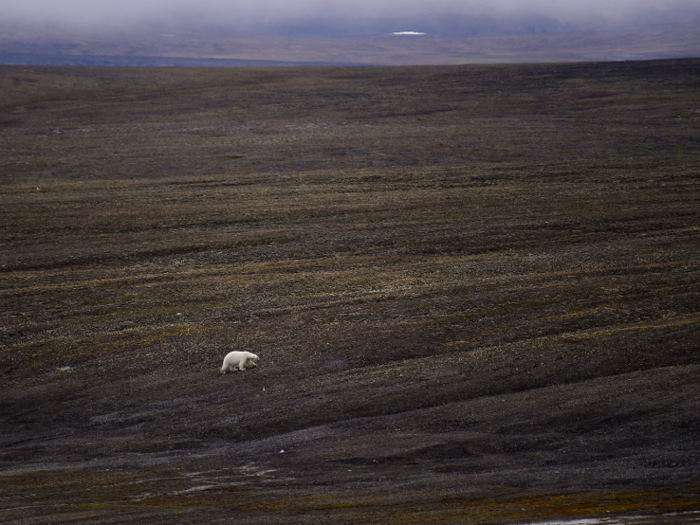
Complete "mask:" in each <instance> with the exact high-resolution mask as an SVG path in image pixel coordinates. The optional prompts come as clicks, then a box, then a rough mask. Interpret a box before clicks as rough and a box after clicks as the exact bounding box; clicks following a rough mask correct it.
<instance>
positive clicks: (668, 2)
mask: <svg viewBox="0 0 700 525" xmlns="http://www.w3.org/2000/svg"><path fill="white" fill-rule="evenodd" d="M683 7H686V8H691V9H692V8H696V9H697V8H699V7H700V0H0V16H1V17H3V18H5V19H8V18H15V17H21V18H23V19H29V20H31V21H37V22H43V21H54V22H62V21H67V22H74V23H78V24H94V23H96V22H101V21H107V22H110V21H112V22H115V21H117V22H123V21H139V20H163V21H169V20H172V19H177V18H182V17H193V19H197V20H198V21H203V22H205V21H215V22H220V23H226V22H231V23H240V22H241V21H255V20H257V21H260V20H262V21H266V20H267V21H269V20H280V19H299V18H309V17H314V18H316V17H320V18H324V17H337V16H351V17H372V16H391V15H392V14H394V13H401V14H402V15H406V14H413V13H420V12H432V13H435V12H436V11H441V12H455V13H481V14H488V13H503V12H505V13H508V14H516V13H518V12H533V11H534V12H537V13H540V14H543V15H549V16H553V17H556V18H558V19H559V20H561V21H563V22H576V21H577V20H582V19H586V18H592V17H598V18H606V19H616V18H620V17H629V16H630V15H635V14H639V15H644V16H648V15H649V13H650V11H652V10H658V11H661V12H664V11H668V10H672V9H678V8H683Z"/></svg>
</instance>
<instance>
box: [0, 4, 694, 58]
mask: <svg viewBox="0 0 700 525" xmlns="http://www.w3.org/2000/svg"><path fill="white" fill-rule="evenodd" d="M327 22H328V24H327V25H325V26H324V25H323V24H322V23H321V21H320V19H317V20H310V19H307V20H298V21H296V22H292V21H288V22H284V23H283V22H274V21H271V22H270V23H269V24H268V25H267V26H263V25H258V26H256V28H255V29H256V31H257V32H248V33H245V32H241V31H237V30H235V28H232V27H226V26H224V25H212V24H200V25H195V24H192V25H190V26H186V25H181V26H172V25H167V24H139V25H124V26H117V25H114V26H109V27H95V28H86V27H72V28H69V27H65V26H38V25H33V26H32V25H22V24H18V23H10V22H7V21H5V22H0V64H8V65H9V64H26V65H105V66H273V65H295V66H296V65H311V64H317V65H330V64H333V65H350V64H357V65H449V64H466V63H484V64H485V63H513V62H516V63H517V62H571V61H590V60H596V61H597V60H643V59H663V58H690V57H699V56H700V30H698V24H694V23H693V19H692V18H691V19H689V21H688V22H687V23H675V22H674V23H670V22H668V21H665V22H667V23H663V24H661V23H659V24H646V25H644V24H640V25H634V24H632V25H630V26H627V27H616V28H607V29H606V28H598V29H582V28H577V27H575V26H573V25H570V24H565V23H562V22H560V21H558V20H557V19H555V18H552V17H548V16H543V15H528V16H520V17H517V18H515V17H513V18H510V19H509V18H507V17H500V18H499V17H486V16H485V15H484V16H483V17H481V18H479V17H467V16H461V17H459V16H455V17H453V18H449V17H445V15H439V14H436V15H434V16H432V17H427V18H425V19H423V20H418V19H416V18H413V17H410V16H407V17H405V18H403V19H401V18H397V19H391V20H389V19H382V18H374V19H371V20H369V21H367V23H361V21H360V20H359V19H355V20H343V19H339V18H336V19H333V20H330V19H328V20H327ZM362 31H364V34H363V33H362ZM407 32H408V33H407ZM411 32H414V33H416V34H411ZM394 33H403V34H394ZM417 33H425V34H420V35H419V34H417Z"/></svg>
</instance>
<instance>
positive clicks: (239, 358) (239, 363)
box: [221, 352, 260, 374]
mask: <svg viewBox="0 0 700 525" xmlns="http://www.w3.org/2000/svg"><path fill="white" fill-rule="evenodd" d="M258 359H260V358H259V357H258V356H257V355H255V354H251V353H250V352H229V353H228V354H226V357H224V364H223V366H222V367H221V373H222V374H225V373H226V372H228V371H229V370H230V371H231V372H235V371H236V370H240V371H243V370H245V369H246V368H253V367H254V366H258Z"/></svg>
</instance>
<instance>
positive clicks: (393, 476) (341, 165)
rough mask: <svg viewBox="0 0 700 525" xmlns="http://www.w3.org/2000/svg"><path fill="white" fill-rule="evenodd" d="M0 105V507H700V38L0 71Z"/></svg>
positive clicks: (523, 518)
mask: <svg viewBox="0 0 700 525" xmlns="http://www.w3.org/2000/svg"><path fill="white" fill-rule="evenodd" d="M0 125H1V126H2V127H0V181H1V182H2V185H0V217H1V221H0V243H2V244H1V249H0V265H1V266H0V294H2V300H1V303H0V304H1V305H2V307H1V310H0V321H1V322H2V332H0V337H1V338H2V339H1V344H2V348H1V349H0V399H1V400H2V402H1V403H0V425H1V428H2V434H1V435H0V522H7V523H17V524H44V523H46V524H48V523H52V524H53V523H64V522H69V521H80V522H85V523H99V524H107V523H124V522H127V521H138V522H144V523H154V524H161V523H162V524H165V523H179V522H183V523H184V522H186V523H218V522H229V523H241V524H272V523H339V524H355V523H357V524H360V523H362V524H365V523H382V524H384V523H387V524H394V523H396V524H398V523H402V524H404V523H493V524H496V523H525V522H533V521H544V520H560V519H570V518H609V521H606V522H605V523H609V524H610V523H617V522H618V521H613V520H612V518H613V517H615V519H616V520H621V519H622V517H624V516H646V518H644V519H641V518H640V519H638V520H636V521H635V523H636V524H640V525H642V524H647V523H669V524H671V523H674V524H675V523H697V522H698V520H699V519H700V514H698V513H697V512H698V511H700V381H699V380H698V377H700V352H699V351H698V350H699V344H698V341H699V340H700V338H699V337H698V335H699V333H700V331H699V327H700V177H699V176H698V174H700V156H699V154H698V153H699V151H700V150H699V148H700V61H698V60H681V61H662V62H626V63H615V64H611V63H600V64H572V65H541V66H528V65H522V66H490V67H442V68H296V69H295V68H290V69H256V68H241V69H109V68H22V67H2V68H0ZM231 350H248V351H252V352H255V353H256V354H258V355H259V356H260V363H259V366H258V367H257V368H255V369H252V370H247V371H245V372H238V373H232V374H227V375H221V374H220V373H219V367H220V366H221V362H222V360H223V357H224V355H225V354H226V353H227V352H228V351H231Z"/></svg>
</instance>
